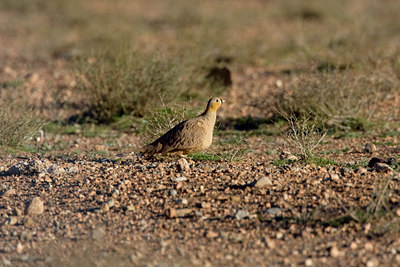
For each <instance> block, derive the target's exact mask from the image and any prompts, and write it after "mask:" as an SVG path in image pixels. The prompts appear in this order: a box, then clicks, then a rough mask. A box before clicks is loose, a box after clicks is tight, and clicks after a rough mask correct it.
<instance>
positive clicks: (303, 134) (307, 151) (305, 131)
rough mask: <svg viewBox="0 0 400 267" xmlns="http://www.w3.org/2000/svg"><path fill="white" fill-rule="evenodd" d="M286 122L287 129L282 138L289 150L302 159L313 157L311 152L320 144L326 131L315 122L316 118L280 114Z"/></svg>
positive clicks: (303, 115)
mask: <svg viewBox="0 0 400 267" xmlns="http://www.w3.org/2000/svg"><path fill="white" fill-rule="evenodd" d="M281 114H282V116H283V117H284V118H285V119H286V120H287V123H288V126H289V127H288V129H286V130H284V131H282V134H281V135H282V137H283V138H284V140H285V141H286V145H287V146H288V149H289V150H293V149H294V152H295V153H296V154H298V155H299V156H300V157H301V158H302V159H308V158H310V157H313V156H314V155H313V151H314V150H315V149H316V147H317V146H318V145H319V144H320V143H321V141H322V139H324V137H325V135H326V131H325V130H324V129H322V128H320V127H321V125H322V124H321V123H318V122H317V118H316V117H314V118H312V117H311V116H307V115H305V114H302V115H300V117H297V116H296V115H295V114H294V113H292V114H291V115H289V116H287V115H285V114H283V113H281Z"/></svg>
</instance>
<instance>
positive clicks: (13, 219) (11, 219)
mask: <svg viewBox="0 0 400 267" xmlns="http://www.w3.org/2000/svg"><path fill="white" fill-rule="evenodd" d="M17 222H18V220H17V217H14V216H12V217H10V218H9V221H8V224H9V225H16V224H17Z"/></svg>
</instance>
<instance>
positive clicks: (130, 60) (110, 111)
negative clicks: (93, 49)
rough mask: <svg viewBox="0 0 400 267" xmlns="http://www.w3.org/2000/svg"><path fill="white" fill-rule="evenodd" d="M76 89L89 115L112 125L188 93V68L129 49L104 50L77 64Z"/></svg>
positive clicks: (169, 57)
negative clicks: (161, 96)
mask: <svg viewBox="0 0 400 267" xmlns="http://www.w3.org/2000/svg"><path fill="white" fill-rule="evenodd" d="M77 66H78V71H79V73H80V74H79V79H78V81H79V83H78V86H77V88H78V89H79V90H80V92H81V93H82V94H83V95H85V99H86V105H87V114H88V115H89V116H90V117H92V118H94V119H95V120H96V121H98V122H110V121H113V120H114V118H115V117H118V116H121V115H123V114H134V115H143V114H144V113H145V111H146V110H148V109H151V108H154V107H155V106H157V105H158V104H159V97H158V96H159V95H163V99H164V101H165V102H166V103H168V102H170V101H172V100H176V99H178V98H179V97H181V96H182V95H183V94H184V93H185V92H187V90H188V89H187V88H188V87H187V86H186V85H187V84H186V81H187V80H185V77H186V76H185V68H184V66H182V65H180V64H179V59H178V58H174V57H171V56H163V55H160V54H159V55H156V56H148V55H144V54H140V53H137V52H132V51H131V49H130V48H129V47H125V46H124V47H122V48H119V49H117V50H116V51H115V50H103V51H100V52H98V53H96V54H94V55H93V56H92V57H89V58H86V59H85V60H80V61H79V62H78V65H77Z"/></svg>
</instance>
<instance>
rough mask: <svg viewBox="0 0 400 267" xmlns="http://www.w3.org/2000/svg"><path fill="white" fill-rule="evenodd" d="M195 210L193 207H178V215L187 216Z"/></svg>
mask: <svg viewBox="0 0 400 267" xmlns="http://www.w3.org/2000/svg"><path fill="white" fill-rule="evenodd" d="M192 212H193V210H192V209H177V210H176V216H177V217H186V216H188V215H189V214H191V213H192Z"/></svg>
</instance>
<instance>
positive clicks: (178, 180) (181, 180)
mask: <svg viewBox="0 0 400 267" xmlns="http://www.w3.org/2000/svg"><path fill="white" fill-rule="evenodd" d="M186 180H187V178H186V177H184V176H181V177H176V178H174V179H172V181H174V182H178V183H179V182H183V181H186Z"/></svg>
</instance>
